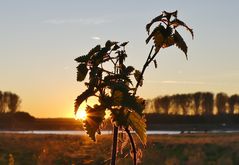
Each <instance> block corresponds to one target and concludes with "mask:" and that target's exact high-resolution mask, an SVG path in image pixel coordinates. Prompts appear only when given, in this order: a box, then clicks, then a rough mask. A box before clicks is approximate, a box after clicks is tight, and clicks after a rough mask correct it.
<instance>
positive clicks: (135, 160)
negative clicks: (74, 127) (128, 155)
mask: <svg viewBox="0 0 239 165" xmlns="http://www.w3.org/2000/svg"><path fill="white" fill-rule="evenodd" d="M125 131H126V133H127V134H128V136H129V140H130V144H131V147H132V149H133V154H134V165H136V164H137V159H136V148H135V144H134V139H133V137H132V135H131V133H130V131H129V129H128V128H125Z"/></svg>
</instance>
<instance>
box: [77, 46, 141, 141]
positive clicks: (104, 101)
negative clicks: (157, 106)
mask: <svg viewBox="0 0 239 165" xmlns="http://www.w3.org/2000/svg"><path fill="white" fill-rule="evenodd" d="M127 44H128V42H123V43H118V42H112V41H107V42H106V43H105V45H104V47H102V46H100V45H97V46H95V47H94V48H93V49H91V50H90V51H89V53H88V54H86V55H82V56H79V57H78V58H76V59H75V61H77V62H78V63H79V64H78V66H77V81H80V82H82V81H84V80H85V79H86V77H87V76H88V77H89V78H88V81H85V85H86V87H87V89H86V90H85V91H84V92H82V93H81V94H80V95H79V96H78V97H77V98H76V100H75V113H76V112H77V111H78V108H79V106H80V105H81V104H82V102H84V101H87V99H88V98H90V97H96V98H97V99H98V102H99V104H95V105H94V106H93V107H90V106H87V108H86V113H87V118H86V119H85V120H84V121H83V123H84V128H85V130H86V132H87V133H88V135H89V136H90V137H91V139H92V140H94V141H95V140H96V139H95V135H96V133H99V134H100V128H101V124H102V123H103V121H104V120H105V119H104V116H105V111H106V110H110V112H111V119H112V122H113V124H114V125H115V126H117V127H121V128H125V129H128V128H129V127H131V128H133V129H134V130H135V131H136V133H137V134H138V135H139V137H140V139H141V141H142V142H143V144H145V143H146V124H145V120H143V118H142V116H143V110H144V107H145V101H144V99H142V98H140V97H138V96H135V94H133V93H134V90H135V88H134V85H133V82H138V81H140V80H139V75H140V71H138V70H136V69H135V68H134V67H133V66H125V65H124V61H125V59H126V57H127V53H126V50H125V47H126V45H127ZM108 68H110V69H108ZM141 84H142V80H141Z"/></svg>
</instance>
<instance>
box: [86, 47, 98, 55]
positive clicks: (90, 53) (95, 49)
mask: <svg viewBox="0 0 239 165" xmlns="http://www.w3.org/2000/svg"><path fill="white" fill-rule="evenodd" d="M100 49H101V46H100V45H96V46H95V47H94V48H93V49H91V50H90V51H89V53H88V55H89V56H92V55H93V54H95V53H96V52H98V51H100Z"/></svg>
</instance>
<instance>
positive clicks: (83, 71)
mask: <svg viewBox="0 0 239 165" xmlns="http://www.w3.org/2000/svg"><path fill="white" fill-rule="evenodd" d="M87 72H88V68H87V67H86V64H79V65H78V66H77V81H83V80H84V79H85V77H86V75H87Z"/></svg>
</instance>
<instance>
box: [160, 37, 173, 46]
mask: <svg viewBox="0 0 239 165" xmlns="http://www.w3.org/2000/svg"><path fill="white" fill-rule="evenodd" d="M174 44H175V41H174V36H169V37H168V38H167V40H165V42H164V43H163V46H162V47H163V48H167V47H170V46H172V45H174Z"/></svg>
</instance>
